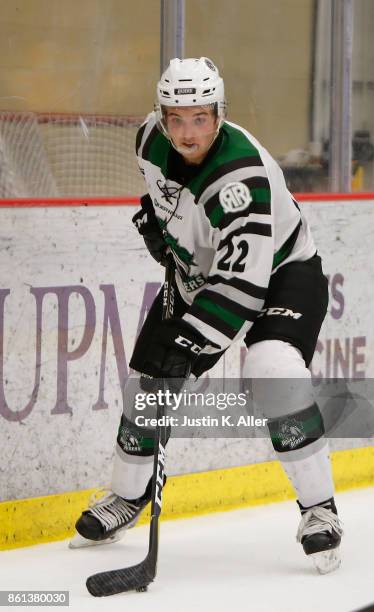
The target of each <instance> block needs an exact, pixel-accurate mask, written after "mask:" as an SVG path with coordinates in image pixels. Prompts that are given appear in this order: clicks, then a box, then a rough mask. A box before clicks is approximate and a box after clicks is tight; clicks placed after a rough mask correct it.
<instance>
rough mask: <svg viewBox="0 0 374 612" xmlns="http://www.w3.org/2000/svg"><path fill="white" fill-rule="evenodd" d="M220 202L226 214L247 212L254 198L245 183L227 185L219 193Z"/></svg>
mask: <svg viewBox="0 0 374 612" xmlns="http://www.w3.org/2000/svg"><path fill="white" fill-rule="evenodd" d="M219 201H220V204H221V206H222V208H223V210H224V211H225V213H234V212H240V211H241V210H245V209H246V208H247V207H248V206H249V205H250V203H251V202H252V197H251V193H250V191H249V189H248V187H247V185H245V184H244V183H239V182H238V183H227V185H225V186H224V187H222V189H221V191H220V192H219Z"/></svg>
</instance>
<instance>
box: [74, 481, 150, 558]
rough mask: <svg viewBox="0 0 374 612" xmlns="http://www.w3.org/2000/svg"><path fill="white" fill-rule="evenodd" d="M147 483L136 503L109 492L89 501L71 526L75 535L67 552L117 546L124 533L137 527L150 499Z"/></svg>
mask: <svg viewBox="0 0 374 612" xmlns="http://www.w3.org/2000/svg"><path fill="white" fill-rule="evenodd" d="M151 486H152V481H151V480H150V481H149V483H148V485H147V488H146V490H145V493H144V495H142V497H139V498H138V499H133V500H127V499H124V498H123V497H120V496H119V495H116V494H115V493H113V492H112V491H107V493H106V495H104V497H102V498H101V499H99V500H98V501H97V500H96V498H94V499H92V500H90V505H89V508H88V510H85V511H84V512H83V513H82V515H81V516H80V518H79V519H78V520H77V522H76V524H75V528H76V530H77V533H76V535H75V536H74V537H73V538H72V540H71V541H70V543H69V547H70V548H82V547H84V546H95V545H99V544H111V543H112V542H118V540H120V539H121V538H122V536H123V535H124V532H125V531H126V530H127V529H131V527H134V526H135V524H136V523H137V521H138V519H139V516H140V514H141V512H142V510H143V509H144V508H145V506H146V505H147V504H148V502H149V501H150V499H151Z"/></svg>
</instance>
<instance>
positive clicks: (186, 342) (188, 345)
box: [175, 336, 201, 354]
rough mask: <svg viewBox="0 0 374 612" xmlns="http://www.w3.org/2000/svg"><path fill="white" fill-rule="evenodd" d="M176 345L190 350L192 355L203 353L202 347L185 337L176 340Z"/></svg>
mask: <svg viewBox="0 0 374 612" xmlns="http://www.w3.org/2000/svg"><path fill="white" fill-rule="evenodd" d="M175 343H176V344H179V345H180V346H184V347H185V348H189V349H190V351H191V352H192V353H197V354H198V353H200V351H201V346H199V345H198V344H194V343H193V342H191V340H188V339H187V338H184V337H183V336H178V338H176V339H175Z"/></svg>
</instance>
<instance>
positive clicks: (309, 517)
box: [296, 497, 343, 574]
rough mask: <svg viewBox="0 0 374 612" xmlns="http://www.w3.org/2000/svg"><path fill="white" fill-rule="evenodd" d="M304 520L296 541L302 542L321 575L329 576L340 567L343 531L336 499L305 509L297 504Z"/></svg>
mask: <svg viewBox="0 0 374 612" xmlns="http://www.w3.org/2000/svg"><path fill="white" fill-rule="evenodd" d="M297 503H298V505H299V508H300V511H301V515H302V519H301V522H300V525H299V529H298V531H297V536H296V540H297V541H298V542H301V544H302V547H303V549H304V552H305V554H306V555H308V556H309V557H310V558H311V559H312V561H313V563H314V565H315V567H316V569H317V570H318V571H319V573H320V574H328V573H329V572H332V571H333V570H335V569H337V568H338V567H339V566H340V563H341V559H340V552H339V545H340V541H341V536H342V535H343V529H342V524H341V521H340V520H339V519H338V516H337V514H338V513H337V510H336V506H335V502H334V498H333V497H331V499H328V500H326V501H325V502H321V503H320V504H318V505H316V506H311V507H310V508H304V507H303V506H302V505H301V504H300V502H299V501H298V502H297Z"/></svg>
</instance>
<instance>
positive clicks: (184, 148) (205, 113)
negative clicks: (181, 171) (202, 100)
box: [166, 106, 218, 164]
mask: <svg viewBox="0 0 374 612" xmlns="http://www.w3.org/2000/svg"><path fill="white" fill-rule="evenodd" d="M217 126H218V119H217V117H216V115H215V113H214V111H213V109H212V108H211V107H206V106H186V107H184V108H174V107H171V108H168V109H167V110H166V127H167V131H168V133H169V136H170V138H171V139H172V141H173V143H174V146H175V148H176V149H177V151H178V152H179V153H180V154H181V155H182V157H183V158H184V160H185V161H186V162H187V163H188V164H200V163H201V162H202V161H203V159H204V157H205V156H206V154H207V153H208V151H209V148H210V146H211V144H212V142H213V140H214V137H215V135H216V132H217Z"/></svg>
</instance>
